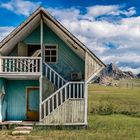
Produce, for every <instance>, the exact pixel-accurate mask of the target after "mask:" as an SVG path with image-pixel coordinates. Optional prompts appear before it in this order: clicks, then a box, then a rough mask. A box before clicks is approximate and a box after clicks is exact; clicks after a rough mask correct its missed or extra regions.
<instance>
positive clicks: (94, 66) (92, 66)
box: [86, 53, 102, 80]
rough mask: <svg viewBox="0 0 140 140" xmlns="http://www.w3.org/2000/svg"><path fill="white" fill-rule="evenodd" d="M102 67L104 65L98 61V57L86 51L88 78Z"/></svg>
mask: <svg viewBox="0 0 140 140" xmlns="http://www.w3.org/2000/svg"><path fill="white" fill-rule="evenodd" d="M101 68H102V65H101V64H100V63H99V62H98V60H97V58H93V56H91V55H90V54H88V53H86V80H88V79H89V78H90V77H91V76H92V75H93V74H94V73H96V72H97V71H98V70H99V69H101Z"/></svg>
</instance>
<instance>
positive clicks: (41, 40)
mask: <svg viewBox="0 0 140 140" xmlns="http://www.w3.org/2000/svg"><path fill="white" fill-rule="evenodd" d="M40 46H41V63H40V72H41V77H40V94H39V95H40V96H39V97H40V106H39V121H41V120H42V105H41V103H42V92H43V83H42V82H43V81H42V80H43V20H42V19H41V21H40Z"/></svg>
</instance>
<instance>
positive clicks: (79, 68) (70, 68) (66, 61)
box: [24, 25, 85, 80]
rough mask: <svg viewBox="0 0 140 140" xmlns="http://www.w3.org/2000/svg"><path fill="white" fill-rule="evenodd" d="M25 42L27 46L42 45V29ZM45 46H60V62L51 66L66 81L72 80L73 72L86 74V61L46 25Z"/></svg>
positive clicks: (38, 29)
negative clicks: (29, 44) (30, 44)
mask: <svg viewBox="0 0 140 140" xmlns="http://www.w3.org/2000/svg"><path fill="white" fill-rule="evenodd" d="M24 42H25V43H27V44H28V43H40V27H38V28H37V29H36V30H35V31H34V32H32V33H31V34H30V35H29V36H28V37H27V38H26V39H25V40H24ZM44 44H57V45H58V62H57V63H54V64H50V66H51V67H53V69H54V70H56V71H57V72H58V73H59V74H60V75H61V76H62V77H64V78H65V79H66V80H70V74H71V73H72V72H82V73H83V74H84V66H85V64H84V61H83V60H82V59H81V58H80V57H79V56H78V55H77V54H75V52H73V50H72V49H70V47H69V46H67V44H66V43H64V41H62V40H61V39H60V38H59V37H58V36H57V35H56V34H55V33H54V32H53V31H52V30H51V29H50V28H49V27H47V26H46V25H44Z"/></svg>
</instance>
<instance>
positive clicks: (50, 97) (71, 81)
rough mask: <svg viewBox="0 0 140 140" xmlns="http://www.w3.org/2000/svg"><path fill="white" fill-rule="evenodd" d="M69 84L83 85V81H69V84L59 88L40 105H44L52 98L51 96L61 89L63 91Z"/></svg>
mask: <svg viewBox="0 0 140 140" xmlns="http://www.w3.org/2000/svg"><path fill="white" fill-rule="evenodd" d="M71 83H73V84H84V82H83V81H81V82H79V81H78V82H73V81H70V82H67V83H66V84H65V85H63V86H62V87H61V88H59V89H58V90H56V91H55V92H54V93H53V94H51V95H50V96H49V97H47V98H46V99H45V100H44V101H42V103H41V104H44V103H45V102H47V101H48V100H49V99H50V98H52V97H53V96H55V95H56V94H57V93H58V92H59V91H61V90H62V89H64V88H65V87H66V86H67V85H69V84H71Z"/></svg>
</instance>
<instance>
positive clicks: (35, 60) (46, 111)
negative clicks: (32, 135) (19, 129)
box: [0, 8, 105, 125]
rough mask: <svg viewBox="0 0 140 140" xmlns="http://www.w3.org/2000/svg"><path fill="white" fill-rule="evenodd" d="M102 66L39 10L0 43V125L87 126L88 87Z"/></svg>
mask: <svg viewBox="0 0 140 140" xmlns="http://www.w3.org/2000/svg"><path fill="white" fill-rule="evenodd" d="M104 66H105V65H104V63H103V62H102V61H101V60H99V59H98V58H97V57H96V56H95V55H94V54H93V53H92V52H91V51H90V50H89V49H88V48H87V47H86V46H85V45H84V44H83V43H81V42H80V41H79V40H78V39H77V38H76V37H75V36H73V35H72V34H71V33H70V32H69V31H68V30H67V29H66V28H64V27H63V26H62V25H61V24H60V23H59V22H58V21H57V20H55V19H54V18H53V17H52V16H51V15H50V14H49V13H48V12H47V11H46V10H45V9H43V8H38V9H37V10H36V11H35V12H34V13H33V14H32V15H31V16H30V17H29V18H28V19H27V20H26V21H24V22H23V23H22V24H21V25H20V26H19V27H17V28H16V29H15V30H14V31H13V32H12V33H10V34H9V35H8V36H7V37H6V38H5V39H4V40H2V41H1V43H0V121H1V122H6V121H7V122H8V121H23V122H24V121H27V122H28V121H36V122H38V123H39V124H45V125H87V99H88V83H89V82H90V81H91V79H93V78H94V76H96V75H97V74H98V73H99V72H100V71H101V70H102V69H103V68H104Z"/></svg>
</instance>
